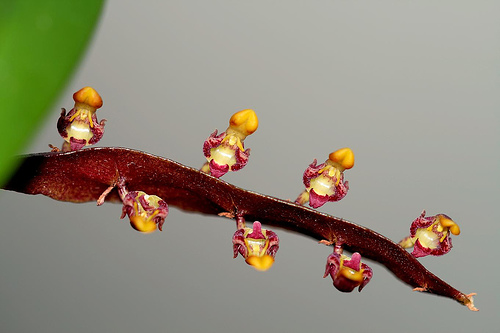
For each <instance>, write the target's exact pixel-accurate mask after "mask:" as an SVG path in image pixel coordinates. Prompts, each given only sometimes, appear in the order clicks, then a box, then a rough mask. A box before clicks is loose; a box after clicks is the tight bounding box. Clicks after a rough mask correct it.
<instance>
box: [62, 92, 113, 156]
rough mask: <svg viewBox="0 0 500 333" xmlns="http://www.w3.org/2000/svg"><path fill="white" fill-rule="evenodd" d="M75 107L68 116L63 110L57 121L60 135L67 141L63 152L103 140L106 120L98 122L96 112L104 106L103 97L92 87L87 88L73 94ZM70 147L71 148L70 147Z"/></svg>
mask: <svg viewBox="0 0 500 333" xmlns="http://www.w3.org/2000/svg"><path fill="white" fill-rule="evenodd" d="M73 100H74V101H75V106H74V107H73V109H71V110H70V111H69V113H68V114H67V115H66V109H64V108H63V109H62V111H61V116H60V117H59V120H58V121H57V129H58V131H59V134H60V135H61V136H62V137H63V139H64V140H65V141H66V142H65V144H64V145H63V151H68V150H72V151H73V150H79V149H82V148H83V147H84V146H88V145H93V144H95V143H97V142H98V141H99V140H101V138H102V136H103V134H104V123H105V122H106V120H105V119H103V120H101V122H100V123H98V122H97V117H96V115H95V112H96V110H97V109H99V108H100V107H101V106H102V99H101V96H99V94H98V93H97V91H95V90H94V88H92V87H85V88H82V89H80V90H78V91H77V92H76V93H74V94H73ZM68 146H69V147H68Z"/></svg>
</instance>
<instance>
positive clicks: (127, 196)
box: [120, 191, 168, 233]
mask: <svg viewBox="0 0 500 333" xmlns="http://www.w3.org/2000/svg"><path fill="white" fill-rule="evenodd" d="M120 195H121V197H122V201H123V208H122V216H121V218H124V217H125V215H128V217H129V219H130V225H131V226H132V228H134V229H135V230H137V231H140V232H144V233H151V232H153V231H155V230H156V226H157V225H158V229H160V231H161V230H162V226H163V223H165V218H166V217H167V215H168V205H167V203H166V202H165V201H163V200H162V199H161V198H160V197H158V196H156V195H148V194H146V193H144V192H142V191H130V192H127V193H124V191H120Z"/></svg>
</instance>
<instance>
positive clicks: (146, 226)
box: [130, 215, 156, 233]
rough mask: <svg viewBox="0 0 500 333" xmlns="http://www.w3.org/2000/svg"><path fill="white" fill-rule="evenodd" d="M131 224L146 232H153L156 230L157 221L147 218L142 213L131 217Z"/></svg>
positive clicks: (136, 228)
mask: <svg viewBox="0 0 500 333" xmlns="http://www.w3.org/2000/svg"><path fill="white" fill-rule="evenodd" d="M130 225H131V226H132V228H134V229H135V230H137V231H140V232H144V233H151V232H153V231H155V230H156V223H155V222H154V221H153V220H151V219H149V220H146V219H145V218H144V217H142V216H140V215H134V216H131V217H130Z"/></svg>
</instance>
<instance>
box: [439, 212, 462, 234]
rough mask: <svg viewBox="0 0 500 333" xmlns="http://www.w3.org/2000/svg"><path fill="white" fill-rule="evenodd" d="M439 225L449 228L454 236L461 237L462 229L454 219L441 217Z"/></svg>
mask: <svg viewBox="0 0 500 333" xmlns="http://www.w3.org/2000/svg"><path fill="white" fill-rule="evenodd" d="M439 223H440V224H441V225H442V226H443V227H445V228H449V229H450V232H451V233H452V234H453V235H456V236H457V235H460V227H459V226H458V224H456V223H455V222H454V221H453V220H452V219H450V218H448V217H445V216H444V215H440V216H439Z"/></svg>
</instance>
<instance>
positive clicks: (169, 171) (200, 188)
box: [4, 148, 477, 310]
mask: <svg viewBox="0 0 500 333" xmlns="http://www.w3.org/2000/svg"><path fill="white" fill-rule="evenodd" d="M119 182H120V183H123V184H124V185H125V186H126V187H127V188H129V189H131V190H141V191H144V192H146V193H151V194H155V195H158V196H159V197H161V198H162V199H163V200H165V201H166V202H167V203H168V204H169V205H173V206H176V207H178V208H180V209H183V210H186V211H192V212H198V213H202V214H213V215H223V216H233V217H237V216H241V217H244V218H245V220H247V221H257V220H258V221H260V222H261V223H263V224H267V225H270V226H276V227H279V228H282V229H286V230H290V231H293V232H297V233H301V234H303V235H307V236H310V237H312V238H315V239H316V240H319V241H325V240H326V241H327V242H330V243H332V244H342V246H343V248H344V249H346V250H348V251H351V252H359V253H360V254H361V255H362V256H364V257H366V258H370V259H372V260H374V261H377V262H379V263H381V264H383V265H384V266H385V267H387V268H388V269H389V270H390V271H391V272H392V273H393V274H394V275H395V276H396V277H397V278H399V279H400V280H401V281H403V282H405V283H407V284H408V285H410V286H412V287H413V288H415V290H418V291H424V292H428V293H433V294H437V295H441V296H445V297H449V298H452V299H455V300H456V301H458V302H460V303H461V304H464V305H466V306H467V307H469V309H471V310H477V309H476V308H475V307H474V304H473V301H472V294H469V295H467V294H464V293H462V292H460V291H458V290H457V289H455V288H453V287H451V286H450V285H449V284H447V283H446V282H444V281H443V280H441V279H440V278H438V277H437V276H435V275H434V274H432V273H431V272H429V271H428V270H427V269H426V268H425V267H424V266H423V265H422V264H420V263H419V262H418V261H417V260H416V259H415V258H414V257H413V256H412V255H411V254H409V253H408V252H407V251H406V250H404V249H403V248H402V247H401V246H399V245H398V244H396V243H395V242H393V241H391V240H390V239H388V238H386V237H384V236H382V235H380V234H378V233H376V232H375V231H372V230H370V229H368V228H365V227H362V226H359V225H357V224H354V223H352V222H349V221H346V220H344V219H341V218H338V217H334V216H330V215H327V214H324V213H320V212H318V211H315V210H313V209H310V208H307V207H304V206H300V205H297V204H295V203H293V202H290V201H285V200H281V199H277V198H274V197H271V196H267V195H262V194H258V193H255V192H251V191H247V190H244V189H241V188H238V187H236V186H234V185H231V184H229V183H227V182H224V181H222V180H220V179H218V178H215V177H212V176H210V175H208V174H206V173H203V172H200V171H199V170H196V169H194V168H191V167H187V166H184V165H182V164H180V163H177V162H175V161H172V160H169V159H165V158H162V157H158V156H154V155H151V154H147V153H144V152H140V151H135V150H131V149H126V148H89V149H84V150H80V151H75V152H65V153H63V152H49V153H42V154H32V155H27V156H24V157H23V162H22V164H21V166H20V167H19V169H18V171H17V173H16V174H15V175H14V176H13V177H12V178H11V180H10V182H9V183H8V184H7V185H5V186H4V188H5V189H8V190H12V191H17V192H21V193H26V194H43V195H46V196H49V197H51V198H53V199H55V200H60V201H68V202H87V201H97V200H99V203H102V201H103V200H105V201H109V202H119V201H120V198H119V195H118V190H117V189H116V188H113V189H112V190H110V187H113V186H115V185H116V184H118V183H119ZM103 192H107V195H106V196H105V198H104V197H103V196H102V194H103Z"/></svg>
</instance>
